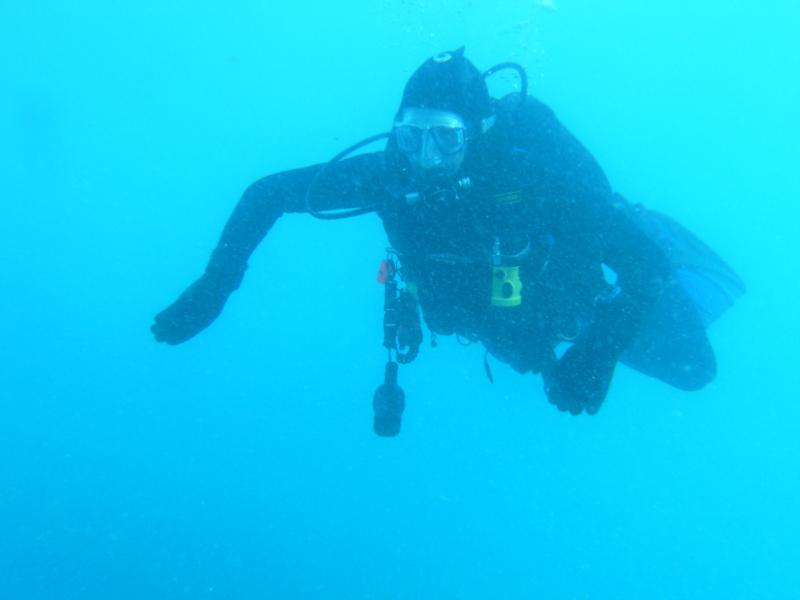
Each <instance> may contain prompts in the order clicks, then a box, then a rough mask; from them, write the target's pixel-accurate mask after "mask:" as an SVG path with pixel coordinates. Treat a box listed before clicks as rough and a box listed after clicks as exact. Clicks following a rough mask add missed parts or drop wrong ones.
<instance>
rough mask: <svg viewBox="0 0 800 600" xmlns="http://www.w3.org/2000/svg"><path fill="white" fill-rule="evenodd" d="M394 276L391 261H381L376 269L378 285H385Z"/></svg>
mask: <svg viewBox="0 0 800 600" xmlns="http://www.w3.org/2000/svg"><path fill="white" fill-rule="evenodd" d="M393 276H394V263H393V262H392V261H391V260H388V259H385V258H384V259H383V260H382V261H381V266H380V268H379V269H378V277H377V280H378V283H380V284H381V285H383V284H385V283H386V282H387V281H389V280H390V279H391V278H392V277H393Z"/></svg>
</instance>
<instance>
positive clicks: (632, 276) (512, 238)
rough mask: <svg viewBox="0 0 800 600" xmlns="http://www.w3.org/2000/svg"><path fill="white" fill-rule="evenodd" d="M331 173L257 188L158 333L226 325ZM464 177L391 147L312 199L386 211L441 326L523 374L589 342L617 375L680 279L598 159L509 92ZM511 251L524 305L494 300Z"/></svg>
mask: <svg viewBox="0 0 800 600" xmlns="http://www.w3.org/2000/svg"><path fill="white" fill-rule="evenodd" d="M320 168H321V166H320V165H316V166H312V167H307V168H303V169H297V170H292V171H287V172H283V173H278V174H274V175H270V176H267V177H264V178H263V179H260V180H259V181H257V182H256V183H254V184H253V185H251V186H250V187H249V188H248V189H247V190H246V192H245V193H244V195H243V197H242V199H241V201H240V202H239V204H238V206H237V207H236V209H235V211H234V212H233V214H232V215H231V217H230V219H229V221H228V223H227V224H226V226H225V229H224V231H223V233H222V236H221V238H220V241H219V244H218V245H217V247H216V249H215V250H214V252H213V254H212V257H211V260H210V262H209V264H208V267H207V269H206V272H205V274H204V275H203V277H202V278H201V279H200V280H198V281H197V282H195V283H194V284H193V285H192V286H191V287H190V288H189V289H188V290H187V291H186V292H184V294H183V295H182V296H181V298H180V299H179V300H178V301H177V302H176V303H175V304H174V305H173V306H172V307H170V308H169V309H167V310H166V311H164V312H163V313H161V314H160V315H159V316H158V317H157V321H156V325H155V326H154V332H155V334H156V337H157V338H159V339H161V340H163V341H167V342H169V343H180V342H181V341H184V340H185V339H188V338H189V337H191V336H193V335H195V334H196V333H197V332H199V331H200V330H201V329H202V328H204V327H205V326H207V325H208V324H209V323H210V322H211V321H213V319H214V318H216V316H217V315H218V314H219V312H220V311H221V310H222V306H223V305H224V302H225V300H226V298H227V297H228V295H229V294H230V293H231V292H233V291H234V290H235V289H236V288H237V287H238V286H239V284H240V282H241V280H242V277H243V274H244V271H245V269H246V268H247V260H248V258H249V257H250V255H251V253H252V252H253V250H254V249H255V248H256V246H257V245H258V244H259V242H260V241H261V240H262V239H263V238H264V236H265V235H266V234H267V232H268V231H269V230H270V228H271V227H272V225H273V224H274V223H275V221H276V220H277V219H278V218H279V217H280V216H281V215H282V214H284V213H286V212H307V208H306V205H305V194H306V190H307V188H308V186H309V183H310V182H311V180H312V179H313V177H314V175H315V174H316V173H317V172H318V171H319V169H320ZM459 177H460V178H461V180H462V182H463V185H462V186H461V187H460V188H459V189H458V191H454V188H452V189H445V190H438V189H437V190H430V189H429V190H424V189H423V190H420V189H418V188H417V187H415V185H414V178H413V177H412V176H411V174H410V171H409V169H408V168H407V165H406V163H405V161H404V159H403V158H402V156H401V155H400V154H399V153H397V152H395V151H394V149H393V146H392V143H391V141H390V143H389V145H388V146H387V150H386V151H385V152H377V153H372V154H365V155H360V156H356V157H353V158H349V159H346V160H343V161H341V162H339V163H336V164H334V165H332V166H331V167H330V168H329V169H328V170H327V171H326V173H325V175H324V177H322V178H321V180H320V181H319V183H318V185H316V186H315V188H314V190H313V194H312V195H311V201H312V203H313V205H314V208H315V209H317V210H323V209H339V208H348V207H359V206H375V207H376V208H377V213H378V215H379V216H380V218H381V220H382V222H383V225H384V228H385V230H386V232H387V235H388V237H389V240H390V243H391V245H392V247H393V248H394V249H395V250H396V251H397V252H398V254H399V256H400V258H401V263H402V268H403V274H404V277H405V278H406V280H407V281H409V282H412V283H413V284H415V286H416V288H417V290H418V292H417V293H418V298H419V302H420V305H421V307H422V311H423V315H424V317H425V320H426V322H427V324H428V326H429V327H430V328H431V329H432V330H433V331H435V332H438V333H441V334H451V333H458V334H461V335H462V336H464V337H466V338H469V339H472V340H480V341H481V342H483V343H484V345H485V346H486V347H487V349H488V350H489V351H490V352H491V353H492V354H494V355H495V356H497V357H498V358H499V359H501V360H503V361H505V362H508V363H509V364H511V365H512V366H513V367H514V368H516V369H517V370H519V371H534V372H539V371H544V372H545V374H546V373H547V370H548V367H549V365H552V364H553V361H554V352H553V349H554V346H555V345H556V344H557V343H558V342H559V341H560V340H563V339H573V338H576V337H577V340H576V345H580V347H581V349H582V352H583V353H584V355H585V359H584V362H588V363H590V364H591V363H592V361H597V362H599V363H601V364H604V365H611V367H610V368H611V371H612V372H613V363H615V362H616V360H617V359H618V358H619V357H620V355H621V354H622V353H623V352H624V351H625V349H626V348H627V347H628V346H630V345H631V342H632V341H633V340H634V338H635V337H636V335H637V332H638V331H639V329H640V327H641V326H642V323H643V321H644V320H645V319H646V317H647V315H648V311H649V310H650V309H651V307H652V306H653V305H654V303H655V302H656V300H657V299H658V297H659V295H660V294H661V292H662V290H663V289H664V288H665V285H666V282H667V281H668V280H669V278H670V276H671V274H670V267H669V264H668V262H667V259H666V257H665V255H664V253H663V252H662V251H661V250H660V249H659V247H657V246H656V245H655V244H654V242H653V241H651V239H649V238H648V237H647V235H645V233H644V232H643V231H642V230H641V229H640V227H638V226H637V223H636V222H635V219H633V218H632V211H631V210H630V208H629V206H628V205H627V203H626V202H625V201H624V200H622V199H621V198H620V197H618V196H616V195H615V194H614V193H613V192H612V190H611V187H610V185H609V183H608V181H607V180H606V178H605V176H604V174H603V172H602V170H601V169H600V167H599V166H598V164H597V163H596V161H595V160H594V158H593V157H592V156H591V155H590V153H589V152H588V151H587V150H586V149H585V148H584V147H583V146H582V145H581V144H580V142H578V141H577V140H576V139H575V138H574V137H573V136H572V135H571V134H570V133H569V132H568V131H567V130H566V129H565V128H564V127H563V125H561V123H560V122H559V121H558V120H557V119H556V117H555V115H554V114H553V112H552V111H551V110H550V109H549V108H547V107H546V106H545V105H543V104H542V103H540V102H538V101H536V100H534V99H532V98H528V99H527V101H526V103H525V104H524V106H521V105H520V104H519V100H518V99H517V98H514V97H510V98H506V99H504V100H503V101H502V102H501V103H500V104H499V106H498V114H497V121H496V123H495V125H494V126H493V127H492V128H491V129H490V130H489V131H488V132H487V133H485V134H483V135H482V136H480V137H479V138H477V139H476V140H474V141H472V142H471V143H470V148H469V152H468V154H467V157H466V159H465V162H464V164H463V167H462V170H461V173H460V175H459ZM418 193H419V194H418ZM498 249H499V253H500V254H501V255H502V261H506V262H507V260H508V259H507V258H506V257H507V256H509V255H517V254H520V256H517V257H516V258H514V261H515V264H516V266H518V267H519V274H520V280H521V281H522V292H521V295H522V301H521V303H520V304H519V305H518V306H513V307H508V306H503V307H500V306H495V305H493V303H492V302H491V289H492V277H493V264H496V260H495V257H496V256H497V254H498ZM493 261H494V263H493ZM603 264H605V265H606V266H608V267H609V268H610V269H611V270H613V272H615V273H616V275H617V281H616V286H611V285H609V283H607V282H606V278H604V274H603V268H602V265H603ZM703 336H704V333H703ZM703 339H705V338H704V337H703ZM592 376H593V375H592V373H590V372H589V373H587V377H592ZM609 377H610V375H609Z"/></svg>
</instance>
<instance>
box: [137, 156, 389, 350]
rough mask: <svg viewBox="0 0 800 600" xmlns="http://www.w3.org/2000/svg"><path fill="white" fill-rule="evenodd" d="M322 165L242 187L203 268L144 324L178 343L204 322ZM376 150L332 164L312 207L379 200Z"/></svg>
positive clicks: (295, 207)
mask: <svg viewBox="0 0 800 600" xmlns="http://www.w3.org/2000/svg"><path fill="white" fill-rule="evenodd" d="M321 167H322V165H315V166H312V167H305V168H302V169H295V170H292V171H285V172H282V173H276V174H274V175H268V176H267V177H264V178H262V179H259V180H258V181H256V182H255V183H254V184H252V185H251V186H250V187H248V188H247V190H245V192H244V194H243V195H242V198H241V200H240V201H239V203H238V204H237V206H236V208H235V209H234V211H233V214H231V216H230V218H229V219H228V222H227V224H226V225H225V228H224V230H223V231H222V235H221V236H220V239H219V242H218V243H217V246H216V248H214V251H213V252H212V253H211V258H210V260H209V261H208V265H207V266H206V270H205V273H203V276H202V277H200V278H199V279H198V280H197V281H195V282H194V283H192V284H191V285H190V286H189V287H188V288H186V290H185V291H184V292H183V293H182V294H181V295H180V296H179V297H178V299H177V300H176V301H175V302H174V303H172V304H171V305H170V306H169V307H167V308H166V309H164V310H163V311H161V312H160V313H158V314H157V315H156V317H155V323H153V325H152V327H151V328H150V329H151V331H152V332H153V335H154V336H155V338H156V340H157V341H159V342H165V343H167V344H173V345H174V344H180V343H183V342H185V341H186V340H188V339H190V338H192V337H194V336H195V335H197V334H198V333H200V332H201V331H202V330H203V329H205V328H206V327H208V326H209V325H210V324H211V323H212V322H213V321H214V320H215V319H216V318H217V317H218V316H219V314H220V313H221V312H222V308H223V307H224V306H225V302H226V301H227V299H228V296H230V294H231V293H232V292H233V291H235V290H236V289H237V288H238V287H239V285H240V284H241V282H242V279H243V277H244V272H245V271H246V270H247V261H248V259H249V258H250V255H251V254H252V253H253V251H254V250H255V249H256V247H257V246H258V244H259V243H260V242H261V240H263V239H264V237H265V236H266V235H267V233H268V232H269V230H270V229H271V228H272V226H273V225H274V224H275V222H276V221H277V220H278V219H279V218H280V217H281V216H282V215H283V214H284V213H287V212H307V211H306V190H307V189H308V186H309V184H310V183H311V181H312V179H313V178H314V176H315V175H316V174H317V173H318V172H319V170H320V168H321ZM382 168H383V156H382V153H374V154H365V155H361V156H356V157H354V158H351V159H348V160H343V161H341V162H340V163H336V164H335V165H332V166H331V167H330V168H329V169H328V170H327V171H326V173H325V176H324V178H323V180H321V181H320V182H319V183H318V184H317V185H316V186H315V189H314V193H313V198H312V201H313V205H314V208H315V209H317V210H335V209H344V208H353V207H357V206H364V205H370V204H374V203H376V202H378V201H380V195H381V193H382V187H381V186H380V181H381V179H380V173H381V170H382Z"/></svg>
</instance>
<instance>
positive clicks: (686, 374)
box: [621, 283, 717, 391]
mask: <svg viewBox="0 0 800 600" xmlns="http://www.w3.org/2000/svg"><path fill="white" fill-rule="evenodd" d="M621 361H622V362H623V363H624V364H626V365H628V366H629V367H631V368H633V369H636V370H637V371H640V372H642V373H644V374H645V375H649V376H651V377H656V378H658V379H660V380H662V381H664V382H666V383H668V384H670V385H672V386H674V387H676V388H679V389H682V390H687V391H692V390H699V389H700V388H702V387H704V386H705V385H706V384H708V383H709V382H711V381H712V380H713V379H714V377H715V375H716V372H717V364H716V359H715V357H714V350H713V349H712V348H711V344H710V342H709V341H708V336H707V335H706V330H705V327H704V326H703V323H702V321H701V319H700V316H699V315H698V313H697V310H696V309H695V307H694V305H693V304H692V302H691V300H689V298H688V296H687V295H686V293H685V292H684V291H683V289H682V288H681V287H680V286H679V285H678V284H677V283H676V284H673V285H671V286H669V287H668V288H667V289H666V290H665V291H664V293H663V294H662V296H661V298H660V299H659V301H658V303H657V304H656V307H655V308H654V310H653V313H652V314H651V316H650V318H649V319H648V321H647V322H646V323H645V326H644V327H643V328H642V331H641V333H640V334H639V336H638V337H637V339H636V340H635V341H634V343H633V344H632V345H631V347H630V348H628V350H626V351H625V353H624V354H623V355H622V357H621Z"/></svg>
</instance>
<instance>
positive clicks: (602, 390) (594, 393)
mask: <svg viewBox="0 0 800 600" xmlns="http://www.w3.org/2000/svg"><path fill="white" fill-rule="evenodd" d="M616 364H617V359H616V357H615V356H614V355H613V353H603V352H598V351H597V350H596V349H594V350H593V349H592V348H590V347H588V345H583V344H581V343H577V344H575V345H573V346H572V347H571V348H570V349H569V350H567V351H566V353H564V356H562V357H561V359H560V360H559V361H558V362H556V363H554V364H553V366H552V367H551V368H550V369H549V370H547V371H545V373H544V381H545V391H546V392H547V399H548V400H549V401H550V402H551V403H552V404H555V405H556V406H557V407H558V409H559V410H562V411H569V412H570V413H572V414H573V415H578V414H580V413H581V412H583V411H584V410H585V411H586V412H587V414H590V415H593V414H595V413H596V412H597V411H598V410H599V409H600V405H601V404H602V403H603V400H604V399H605V397H606V394H607V393H608V387H609V385H610V384H611V378H612V377H613V376H614V367H615V366H616Z"/></svg>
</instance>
